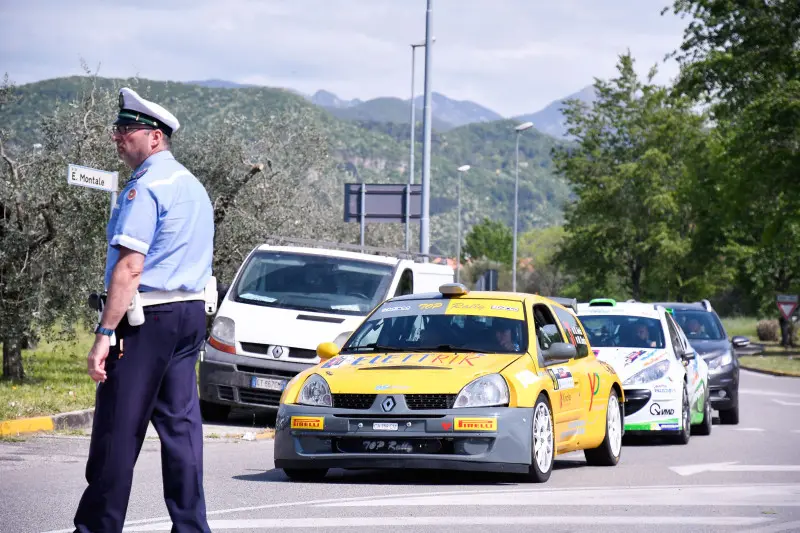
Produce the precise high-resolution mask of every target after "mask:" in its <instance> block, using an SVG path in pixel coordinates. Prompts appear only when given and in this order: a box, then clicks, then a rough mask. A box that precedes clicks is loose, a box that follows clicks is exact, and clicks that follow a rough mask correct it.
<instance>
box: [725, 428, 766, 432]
mask: <svg viewBox="0 0 800 533" xmlns="http://www.w3.org/2000/svg"><path fill="white" fill-rule="evenodd" d="M731 430H732V431H764V430H763V429H761V428H731Z"/></svg>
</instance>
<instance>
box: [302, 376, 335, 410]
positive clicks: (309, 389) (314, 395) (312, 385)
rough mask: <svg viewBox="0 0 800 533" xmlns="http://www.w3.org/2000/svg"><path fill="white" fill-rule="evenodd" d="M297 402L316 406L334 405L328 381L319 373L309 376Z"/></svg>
mask: <svg viewBox="0 0 800 533" xmlns="http://www.w3.org/2000/svg"><path fill="white" fill-rule="evenodd" d="M297 403H299V404H301V405H313V406H316V407H333V396H332V395H331V388H330V387H329V386H328V382H327V381H325V380H324V379H322V376H320V375H318V374H311V375H310V376H308V379H307V380H306V382H305V383H303V388H302V389H300V394H299V395H298V396H297Z"/></svg>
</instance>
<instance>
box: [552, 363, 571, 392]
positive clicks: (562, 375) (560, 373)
mask: <svg viewBox="0 0 800 533" xmlns="http://www.w3.org/2000/svg"><path fill="white" fill-rule="evenodd" d="M547 373H548V374H549V375H550V379H551V380H552V382H553V390H563V389H571V388H573V387H575V380H574V379H573V378H572V372H570V371H569V370H568V369H566V368H564V367H558V368H555V369H550V368H548V369H547Z"/></svg>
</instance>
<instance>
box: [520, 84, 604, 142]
mask: <svg viewBox="0 0 800 533" xmlns="http://www.w3.org/2000/svg"><path fill="white" fill-rule="evenodd" d="M572 99H577V100H580V101H582V102H586V103H587V104H591V103H593V102H594V101H595V100H597V95H596V94H595V90H594V87H593V86H591V85H590V86H588V87H584V88H583V89H582V90H580V91H579V92H577V93H574V94H571V95H569V96H567V97H566V98H561V99H559V100H556V101H554V102H551V103H550V104H548V105H547V106H546V107H545V108H544V109H542V110H540V111H537V112H535V113H531V114H529V115H520V116H517V117H514V118H515V119H516V120H519V121H520V122H528V121H530V122H533V125H534V127H535V128H536V129H537V130H539V131H541V132H543V133H546V134H548V135H552V136H553V137H557V138H561V139H566V138H567V137H568V135H567V128H566V124H565V119H564V114H563V113H562V109H563V108H564V101H565V100H572Z"/></svg>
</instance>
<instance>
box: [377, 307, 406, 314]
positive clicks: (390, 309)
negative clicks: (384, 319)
mask: <svg viewBox="0 0 800 533" xmlns="http://www.w3.org/2000/svg"><path fill="white" fill-rule="evenodd" d="M397 311H411V306H410V305H398V306H395V307H384V308H383V309H381V313H392V312H397Z"/></svg>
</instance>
